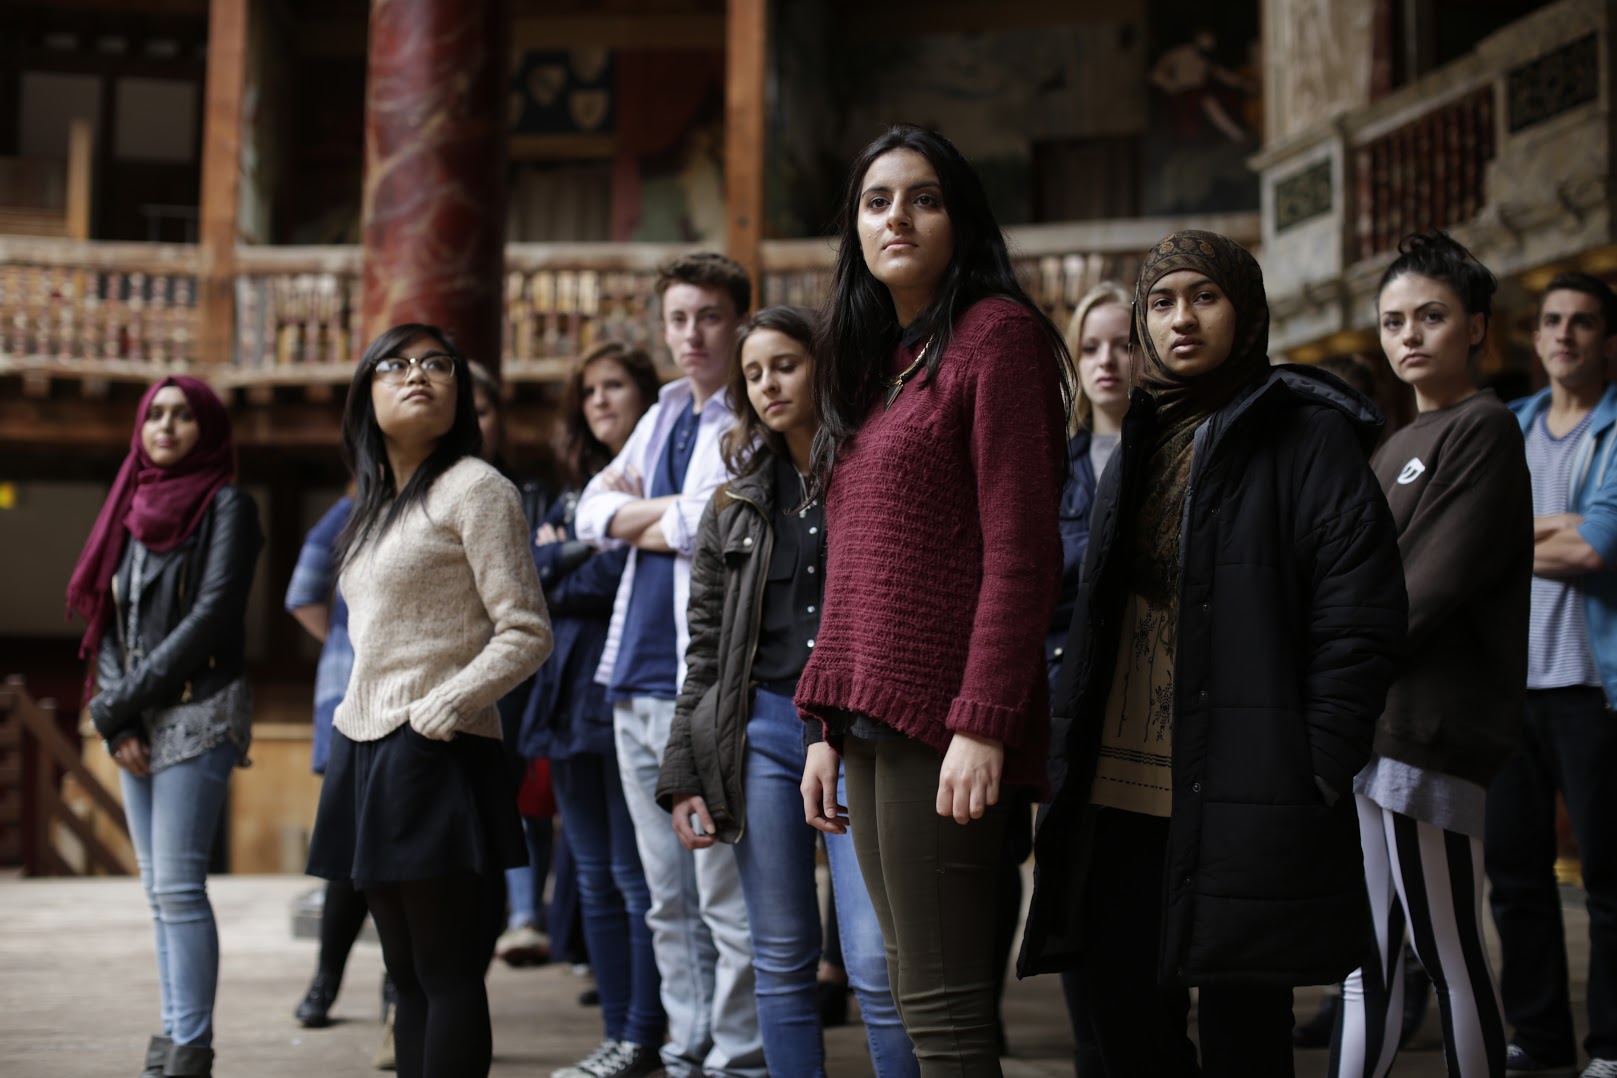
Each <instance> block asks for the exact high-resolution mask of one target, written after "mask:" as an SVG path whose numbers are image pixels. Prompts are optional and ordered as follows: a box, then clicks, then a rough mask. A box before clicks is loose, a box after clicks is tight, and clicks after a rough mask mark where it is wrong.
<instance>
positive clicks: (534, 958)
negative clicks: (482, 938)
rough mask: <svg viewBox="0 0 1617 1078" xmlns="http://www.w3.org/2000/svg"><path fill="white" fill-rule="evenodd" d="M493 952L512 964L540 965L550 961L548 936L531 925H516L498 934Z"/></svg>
mask: <svg viewBox="0 0 1617 1078" xmlns="http://www.w3.org/2000/svg"><path fill="white" fill-rule="evenodd" d="M494 953H495V955H497V956H498V957H499V958H501V959H503V960H504V961H505V962H506V964H507V965H512V966H542V965H544V964H545V963H546V962H549V961H550V938H549V937H548V936H546V935H545V934H544V933H543V932H541V931H539V930H538V929H537V928H534V927H533V926H532V925H518V926H517V927H516V928H508V929H506V930H505V931H504V932H502V933H501V934H500V938H499V939H498V940H497V941H496V942H495V944H494Z"/></svg>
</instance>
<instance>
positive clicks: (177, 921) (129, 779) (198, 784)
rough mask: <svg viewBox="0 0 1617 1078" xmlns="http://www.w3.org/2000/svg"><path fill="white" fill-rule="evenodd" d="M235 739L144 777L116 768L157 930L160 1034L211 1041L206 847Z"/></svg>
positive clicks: (214, 972) (178, 1040)
mask: <svg viewBox="0 0 1617 1078" xmlns="http://www.w3.org/2000/svg"><path fill="white" fill-rule="evenodd" d="M237 755H238V753H237V751H236V746H235V745H233V744H231V743H230V742H229V741H225V742H223V743H222V744H220V745H218V746H216V747H214V748H212V749H210V750H208V751H207V752H205V753H203V754H202V755H201V756H194V757H192V758H191V759H189V760H182V761H181V762H180V763H177V764H172V765H170V766H168V767H165V768H163V769H162V770H161V771H155V772H153V773H152V774H151V775H149V776H147V777H146V778H136V777H135V776H134V775H131V774H130V773H129V772H127V771H119V773H118V775H119V778H120V779H121V781H122V783H123V795H124V815H125V816H126V817H128V820H129V840H130V843H131V844H132V845H133V846H134V847H135V861H136V863H137V864H139V865H140V884H141V886H142V887H143V888H144V889H145V891H146V901H147V902H148V903H149V904H150V905H151V908H152V924H153V926H154V927H155V928H156V930H157V984H158V987H159V989H160V990H161V993H162V1014H163V1033H164V1034H165V1035H166V1036H168V1037H171V1038H172V1039H173V1041H174V1043H175V1044H186V1045H194V1046H196V1047H198V1048H208V1047H211V1046H212V1045H213V997H214V991H215V989H216V988H217V987H218V984H219V930H218V927H217V926H216V925H215V924H214V920H213V906H212V904H211V903H209V901H208V854H209V852H210V851H211V850H212V849H213V836H214V833H215V832H216V831H217V830H218V829H219V817H220V814H221V813H222V812H223V810H224V805H225V794H226V792H227V791H228V790H229V788H230V772H231V769H232V768H234V767H235V766H236V758H237Z"/></svg>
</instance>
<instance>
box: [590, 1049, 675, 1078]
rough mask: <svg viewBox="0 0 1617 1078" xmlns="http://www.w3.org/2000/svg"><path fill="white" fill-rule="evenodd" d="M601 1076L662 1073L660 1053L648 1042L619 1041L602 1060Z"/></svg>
mask: <svg viewBox="0 0 1617 1078" xmlns="http://www.w3.org/2000/svg"><path fill="white" fill-rule="evenodd" d="M603 1062H604V1063H605V1064H606V1070H604V1071H602V1072H601V1078H650V1076H651V1075H654V1074H661V1073H663V1061H662V1055H661V1054H660V1053H659V1052H658V1051H657V1049H655V1048H653V1047H651V1046H650V1045H648V1044H634V1043H632V1042H630V1041H619V1042H618V1045H617V1051H615V1052H613V1053H612V1054H611V1055H610V1056H608V1057H607V1058H606V1059H605V1060H604V1061H603Z"/></svg>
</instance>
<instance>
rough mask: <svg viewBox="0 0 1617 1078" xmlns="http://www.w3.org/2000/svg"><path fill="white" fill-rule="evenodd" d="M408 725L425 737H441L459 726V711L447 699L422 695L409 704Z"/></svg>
mask: <svg viewBox="0 0 1617 1078" xmlns="http://www.w3.org/2000/svg"><path fill="white" fill-rule="evenodd" d="M409 716H410V725H411V726H413V727H415V732H416V733H418V734H422V735H424V736H426V737H436V738H440V739H441V738H443V737H444V735H445V734H448V733H450V732H451V731H454V730H457V729H459V728H460V712H458V711H457V710H455V707H454V705H453V704H451V703H450V702H449V701H448V700H445V699H443V698H442V697H439V696H436V695H428V696H425V697H422V698H421V699H420V700H418V701H416V702H415V703H414V704H411V705H410V711H409Z"/></svg>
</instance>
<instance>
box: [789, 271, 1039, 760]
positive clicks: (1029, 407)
mask: <svg viewBox="0 0 1617 1078" xmlns="http://www.w3.org/2000/svg"><path fill="white" fill-rule="evenodd" d="M915 352H916V349H906V348H902V347H901V348H899V349H898V350H897V351H895V353H894V355H893V357H892V359H891V361H890V364H891V371H892V372H893V373H896V372H898V371H901V370H903V369H904V368H905V367H907V366H909V364H910V362H911V361H912V360H913V359H914V358H915ZM885 396H886V395H885V393H882V394H879V395H878V399H877V400H876V401H875V403H874V404H873V405H872V406H871V409H870V412H869V413H868V414H867V415H866V416H865V421H864V422H863V423H862V424H861V425H860V427H859V432H858V434H857V435H856V436H855V437H854V438H853V439H852V440H851V441H850V442H849V443H848V444H847V446H845V447H844V449H843V451H842V454H841V456H840V457H838V459H837V462H836V467H835V469H834V471H833V473H832V476H831V487H830V491H829V493H828V495H827V498H826V504H825V512H826V579H825V603H824V607H825V609H824V613H823V616H822V617H821V620H820V631H819V634H818V636H817V637H816V638H815V642H814V654H813V655H812V656H811V657H810V659H809V663H808V666H807V667H806V668H805V669H804V670H803V675H802V678H801V679H800V680H799V681H798V686H797V697H796V699H797V705H798V707H799V708H800V709H801V710H802V711H803V712H804V713H805V715H806V716H814V715H817V714H819V715H823V714H824V712H825V711H826V710H827V709H843V710H846V711H854V712H860V713H863V714H866V715H869V716H871V717H872V718H874V719H877V720H878V721H880V722H882V723H883V724H885V725H887V726H890V727H892V728H893V729H895V730H898V731H900V732H901V733H904V734H906V735H908V736H910V737H913V738H916V739H917V740H920V741H924V742H925V743H927V744H928V745H931V746H932V747H933V748H935V749H937V750H938V751H939V752H940V753H941V752H943V751H944V750H946V749H947V748H948V746H949V740H950V738H951V737H952V736H953V731H955V730H964V731H967V732H968V733H973V734H979V735H982V736H984V737H991V738H994V739H996V740H998V741H1002V742H1004V743H1005V771H1004V777H1003V781H1004V782H1006V783H1009V784H1015V785H1022V786H1031V787H1034V788H1035V789H1037V790H1039V791H1041V792H1042V791H1045V790H1046V789H1047V785H1046V781H1047V780H1046V775H1045V764H1046V758H1047V756H1048V754H1049V747H1050V714H1049V703H1048V693H1049V689H1048V685H1047V682H1046V680H1045V679H1046V674H1045V665H1044V630H1045V627H1046V626H1047V625H1048V624H1049V621H1050V612H1051V610H1052V609H1054V606H1055V602H1056V598H1057V592H1058V591H1059V590H1060V584H1061V539H1060V535H1059V533H1058V531H1057V525H1056V511H1057V507H1058V505H1059V503H1060V498H1061V485H1062V482H1063V480H1064V479H1065V472H1064V470H1063V469H1064V462H1065V453H1064V449H1065V445H1066V430H1065V424H1064V422H1063V416H1062V408H1061V393H1060V383H1059V377H1058V372H1057V368H1056V362H1055V359H1054V357H1053V356H1052V355H1051V345H1050V340H1049V337H1048V336H1047V335H1046V333H1045V331H1044V329H1043V327H1041V326H1040V325H1039V323H1038V321H1037V319H1035V318H1034V316H1033V315H1032V314H1031V313H1029V312H1028V311H1027V310H1026V309H1025V308H1023V307H1022V306H1020V305H1019V304H1016V303H1013V302H1011V301H1009V300H1004V299H987V300H981V301H979V302H977V303H975V304H973V305H972V306H971V308H970V309H968V310H967V311H966V313H965V314H964V315H962V316H961V317H960V320H959V321H958V322H957V323H956V325H955V335H954V341H953V343H952V344H951V345H950V346H949V350H948V351H947V352H946V353H945V354H944V355H943V357H942V361H941V363H940V365H939V367H938V373H937V376H936V378H933V379H927V378H925V377H918V378H916V379H914V380H912V381H911V382H910V383H909V384H908V385H907V386H905V388H904V391H903V392H902V393H901V394H900V395H899V397H898V400H897V401H895V402H894V404H893V407H892V408H891V410H888V409H885V408H884V407H883V401H884V400H885Z"/></svg>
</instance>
